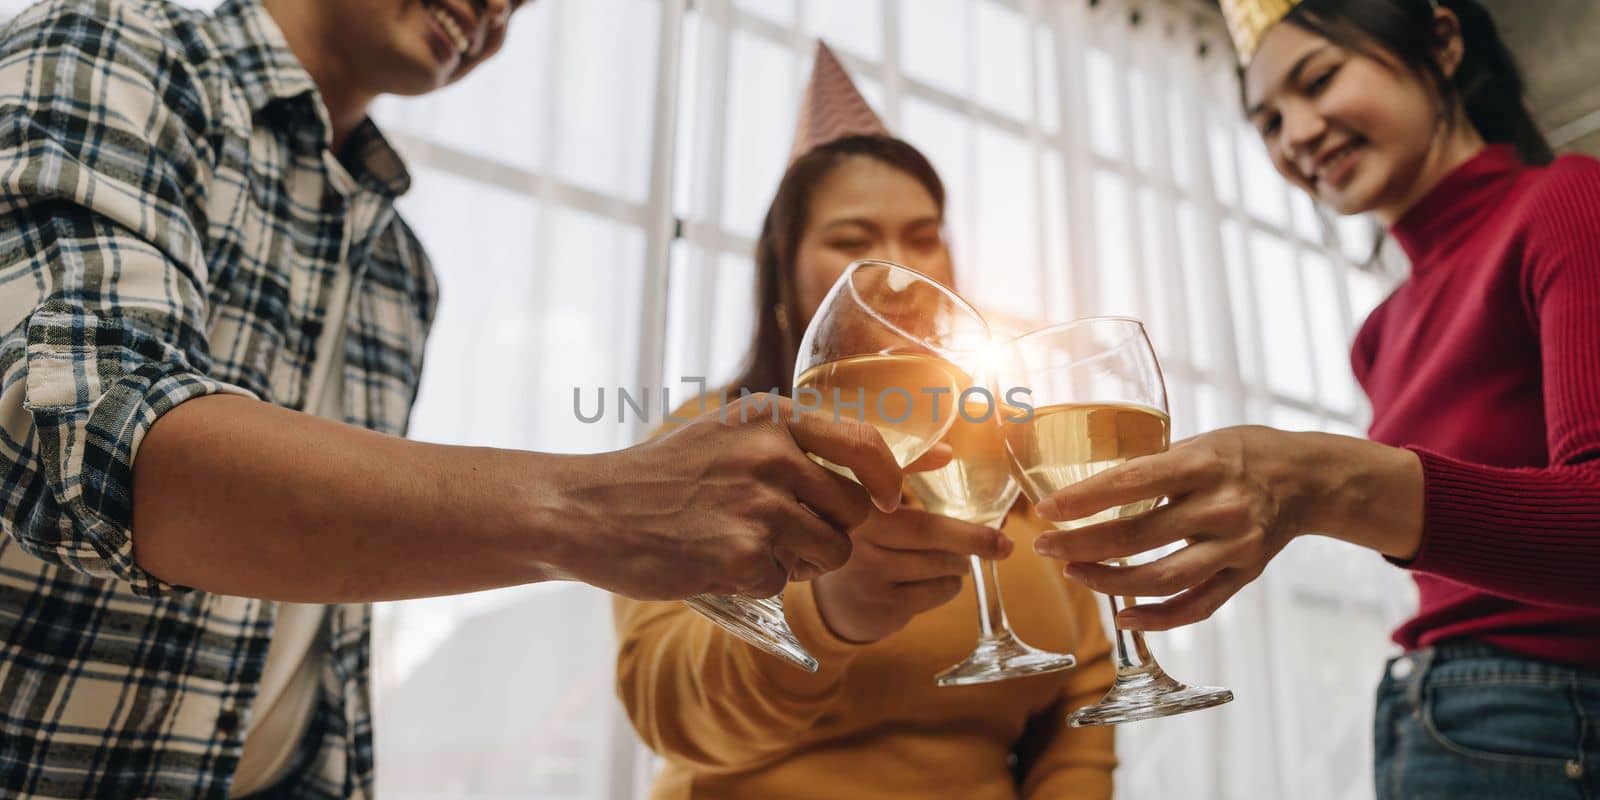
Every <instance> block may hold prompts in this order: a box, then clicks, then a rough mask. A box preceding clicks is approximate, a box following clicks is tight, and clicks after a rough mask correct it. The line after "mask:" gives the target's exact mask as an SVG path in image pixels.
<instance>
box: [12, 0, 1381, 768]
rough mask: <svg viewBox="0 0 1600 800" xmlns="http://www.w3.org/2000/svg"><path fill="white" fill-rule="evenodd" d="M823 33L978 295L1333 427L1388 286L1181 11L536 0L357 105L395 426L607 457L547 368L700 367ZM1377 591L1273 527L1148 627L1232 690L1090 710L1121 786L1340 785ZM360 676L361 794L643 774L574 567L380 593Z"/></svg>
mask: <svg viewBox="0 0 1600 800" xmlns="http://www.w3.org/2000/svg"><path fill="white" fill-rule="evenodd" d="M189 2H190V4H192V5H199V6H212V5H215V2H214V0H189ZM22 5H25V3H22V2H18V1H17V0H0V15H3V14H5V13H8V12H11V11H15V10H16V9H17V8H20V7H21V6H22ZM818 36H821V37H824V38H826V39H828V41H829V42H830V43H831V44H833V45H834V46H835V48H836V49H837V50H838V51H839V52H840V54H841V56H842V57H843V59H844V60H845V62H846V64H847V66H848V67H850V68H851V70H852V72H853V73H854V74H855V75H856V76H857V77H858V81H859V83H860V84H861V86H862V89H863V91H864V93H865V94H866V95H867V97H868V99H869V100H870V101H871V102H872V103H873V104H874V105H875V107H876V108H878V110H879V111H880V113H881V114H882V115H883V116H884V118H885V119H886V120H887V121H888V123H889V124H890V126H891V127H892V128H893V129H894V130H895V131H896V132H898V133H899V134H900V135H902V136H904V137H905V138H907V139H908V140H910V141H912V142H913V143H915V144H917V145H918V146H919V147H920V148H922V149H923V150H924V151H925V152H926V153H927V154H928V155H929V156H930V157H931V158H932V160H933V161H934V163H935V164H936V166H938V168H939V169H940V171H941V173H942V174H943V176H944V178H945V180H946V183H947V184H948V188H949V194H950V229H951V235H952V238H953V241H954V243H955V248H956V253H957V257H958V259H959V260H958V268H959V271H960V279H961V281H962V282H963V285H964V287H965V288H966V290H967V291H968V292H969V293H970V294H971V295H973V296H974V297H975V298H976V299H977V300H978V301H979V302H980V303H981V304H983V305H985V306H987V307H989V308H992V309H995V310H996V311H999V312H1003V313H1005V314H1007V315H1010V316H1012V317H1016V318H1020V319H1026V320H1039V321H1047V320H1049V321H1053V320H1061V319H1066V318H1070V317H1072V316H1079V315H1087V314H1108V313H1121V314H1133V315H1137V316H1140V317H1142V318H1144V319H1145V320H1147V321H1148V323H1149V327H1150V331H1151V333H1152V336H1153V338H1154V339H1155V342H1156V345H1157V347H1158V348H1159V350H1160V352H1161V354H1162V356H1163V359H1164V363H1165V365H1166V368H1167V375H1168V378H1169V382H1170V393H1171V397H1172V407H1173V420H1174V425H1175V428H1176V432H1177V434H1178V435H1180V436H1181V435H1188V434H1191V433H1194V432H1197V431H1201V430H1206V429H1210V428H1214V427H1217V426H1221V425H1229V424H1236V423H1243V422H1259V423H1267V424H1274V425H1280V426H1285V427H1290V428H1303V429H1323V430H1330V431H1337V432H1345V433H1355V432H1359V431H1360V430H1361V429H1363V428H1364V426H1365V416H1366V410H1365V407H1364V404H1363V401H1362V399H1361V396H1360V393H1359V391H1358V390H1357V389H1356V387H1355V386H1354V385H1353V383H1352V382H1351V379H1350V377H1349V370H1348V367H1347V362H1346V358H1345V351H1346V350H1345V349H1346V345H1347V343H1348V341H1349V339H1350V337H1351V336H1352V334H1353V331H1354V326H1355V325H1357V324H1358V323H1359V320H1360V319H1361V318H1362V317H1363V316H1364V315H1365V313H1366V312H1367V311H1368V310H1369V309H1370V308H1371V307H1372V306H1373V305H1375V304H1376V303H1377V302H1378V300H1380V299H1381V297H1382V295H1383V294H1384V293H1385V292H1386V289H1387V285H1388V283H1389V281H1388V280H1387V279H1386V278H1385V277H1383V275H1382V274H1380V273H1379V272H1376V271H1371V270H1364V269H1360V268H1357V267H1356V266H1355V265H1356V264H1358V263H1361V262H1364V261H1365V260H1366V257H1367V254H1368V251H1369V250H1370V248H1371V238H1370V232H1369V231H1368V230H1367V229H1366V227H1365V226H1364V225H1363V224H1361V223H1339V224H1330V223H1326V222H1324V221H1323V220H1321V219H1320V218H1319V217H1318V216H1317V214H1316V213H1315V212H1314V211H1313V209H1312V207H1311V205H1310V204H1309V203H1308V202H1306V201H1305V199H1304V198H1302V197H1300V196H1298V195H1296V194H1292V193H1290V192H1289V191H1287V189H1286V187H1285V186H1284V185H1283V183H1282V182H1281V181H1280V180H1279V179H1278V178H1277V177H1276V176H1275V175H1274V174H1273V172H1272V170H1271V167H1270V165H1268V164H1267V163H1266V162H1265V160H1264V157H1263V154H1262V152H1261V148H1260V145H1259V144H1258V143H1257V142H1256V140H1255V137H1254V134H1253V133H1252V132H1250V131H1249V130H1248V128H1246V127H1245V126H1244V125H1243V123H1242V121H1241V119H1240V114H1239V112H1238V96H1237V88H1236V84H1235V82H1234V76H1233V66H1232V57H1231V52H1230V50H1229V47H1228V44H1227V39H1226V34H1225V32H1224V31H1223V30H1222V29H1221V27H1220V21H1219V19H1218V17H1217V15H1216V12H1215V10H1214V9H1213V8H1211V7H1210V6H1209V4H1207V3H1204V2H1202V0H694V2H692V3H691V2H689V1H688V0H581V2H580V1H579V0H538V2H535V3H533V4H532V5H531V7H530V8H528V9H527V10H525V11H522V12H520V13H519V14H518V16H517V18H516V20H515V21H514V22H513V25H512V33H511V36H510V40H509V41H508V43H507V46H506V49H505V52H504V53H503V54H502V55H501V56H499V57H498V58H497V59H496V60H495V61H493V62H491V63H490V64H488V65H487V66H485V67H484V68H483V70H482V71H481V73H480V74H477V75H474V76H473V77H472V78H470V79H469V80H467V81H466V82H464V83H463V84H461V85H459V86H456V87H453V88H451V89H448V90H446V91H445V92H442V93H440V94H438V95H435V96H432V97H428V98H424V99H417V100H385V101H383V102H382V103H381V104H380V107H379V108H378V111H377V116H378V118H379V120H380V122H382V123H383V124H385V126H386V128H387V129H388V130H389V131H390V132H391V133H392V135H393V138H394V139H395V140H396V142H397V144H398V145H399V146H400V147H401V149H402V150H403V151H404V152H405V154H406V155H407V157H408V159H409V161H410V163H411V165H412V168H413V172H414V174H415V176H416V185H415V188H414V190H413V191H412V193H411V194H410V195H408V196H407V197H406V198H405V200H404V201H403V210H404V212H405V213H406V215H407V218H408V220H409V221H410V222H411V224H412V225H413V227H415V228H416V229H417V230H418V232H419V234H420V235H421V236H422V238H423V240H424V241H425V242H426V244H427V245H428V247H429V249H430V251H431V253H432V255H433V258H434V261H435V264H436V266H437V268H438V271H439V275H440V281H441V283H442V286H443V302H442V305H441V308H440V314H439V319H438V324H437V327H436V329H435V333H434V338H433V340H432V342H431V343H430V350H429V361H428V366H427V370H426V374H425V377H424V386H423V391H422V396H421V398H420V400H419V402H418V406H417V409H416V414H415V417H414V426H413V436H415V437H416V438H419V439H425V440H429V441H438V442H451V443H463V444H468V443H470V444H484V445H495V446H502V447H519V448H528V449H535V450H542V451H556V452H587V451H598V450H606V449H612V448H617V447H622V446H626V445H628V444H630V443H631V442H633V441H635V440H636V439H637V437H638V436H639V435H640V434H641V432H642V430H643V428H644V427H645V425H644V424H642V423H641V422H639V421H638V420H637V417H635V419H634V421H633V422H632V423H630V424H623V423H618V422H616V420H615V416H608V418H607V420H604V421H602V422H601V423H596V424H585V423H583V422H581V421H579V420H578V419H577V418H576V416H575V414H574V410H573V391H574V389H581V390H583V391H584V392H586V393H587V394H585V398H586V403H587V402H592V400H593V393H594V392H595V391H596V390H598V389H599V387H607V390H608V391H611V392H614V390H615V388H616V387H619V386H624V387H630V389H635V390H637V389H639V388H642V387H646V386H649V387H660V386H662V385H663V384H664V385H668V386H673V387H674V391H675V393H678V394H677V396H680V397H681V396H682V395H681V392H682V391H683V389H682V388H680V385H679V384H678V382H677V381H678V379H679V378H680V377H683V376H705V377H707V378H708V379H709V380H710V381H711V383H712V384H715V383H716V382H717V381H718V380H721V379H725V378H727V377H729V376H730V375H731V374H732V372H733V370H734V368H735V366H736V365H737V363H738V360H739V358H740V356H741V355H742V350H743V346H744V344H745V343H746V340H747V337H748V335H749V331H750V328H751V325H752V320H753V317H752V314H753V309H752V308H751V293H752V287H753V274H752V265H751V257H750V255H751V251H752V246H753V241H754V237H755V235H756V233H757V228H758V226H759V224H760V220H761V215H762V214H763V213H764V211H765V208H766V205H767V202H768V201H769V199H770V197H771V194H772V191H773V189H774V188H775V186H776V183H777V180H778V178H779V176H780V174H781V172H782V169H783V166H784V162H785V159H786V156H787V152H788V145H789V139H790V135H791V130H792V123H793V116H794V111H795V105H796V98H797V96H798V92H799V89H800V86H801V83H802V82H803V80H804V79H805V76H806V71H807V69H808V67H809V59H810V54H811V43H812V41H813V40H814V39H815V37H818ZM675 233H676V234H677V235H674V234H675ZM657 391H659V389H657ZM655 398H656V399H655V402H659V395H656V396H655ZM610 399H611V400H613V402H614V401H615V394H612V395H611V398H610ZM591 410H592V407H591ZM609 413H610V414H611V415H614V414H615V413H616V409H615V407H614V406H613V407H612V408H610V409H609ZM530 490H532V489H531V487H530ZM461 524H462V525H471V524H473V521H472V520H470V519H463V520H461ZM448 535H449V532H448V531H445V532H441V536H446V537H447V536H448ZM1409 602H1410V601H1409V596H1408V587H1407V584H1406V582H1405V580H1404V578H1403V577H1402V576H1401V575H1400V574H1399V573H1398V572H1397V571H1394V570H1391V569H1389V568H1387V567H1385V566H1383V565H1382V564H1381V563H1380V562H1379V561H1378V559H1376V558H1375V557H1368V556H1366V555H1363V554H1361V553H1359V552H1356V551H1353V550H1351V549H1349V548H1345V547H1342V546H1338V545H1334V544H1330V543H1328V542H1326V541H1319V540H1306V541H1302V542H1299V543H1296V544H1295V545H1293V546H1291V547H1290V548H1289V550H1288V551H1287V552H1286V553H1285V554H1284V555H1283V556H1281V557H1280V558H1279V559H1278V560H1277V562H1276V563H1275V564H1274V565H1273V566H1272V567H1271V568H1270V569H1269V571H1268V573H1267V574H1266V575H1265V576H1264V577H1263V578H1262V579H1261V580H1260V581H1258V582H1257V583H1256V584H1255V585H1254V586H1252V587H1250V588H1249V589H1247V590H1246V591H1245V592H1243V593H1242V594H1241V595H1240V596H1239V597H1238V598H1237V599H1236V600H1235V601H1234V602H1233V603H1231V604H1230V605H1229V606H1228V607H1227V608H1225V609H1224V610H1223V611H1221V612H1220V613H1219V614H1218V615H1217V616H1216V618H1215V619H1213V620H1211V621H1209V622H1207V623H1204V624H1202V625H1198V626H1195V627H1193V628H1190V629H1187V630H1184V631H1179V632H1174V633H1171V634H1165V635H1156V636H1153V637H1152V646H1153V648H1154V649H1155V652H1156V653H1157V655H1158V657H1159V658H1160V659H1161V660H1162V662H1163V663H1164V664H1165V665H1166V666H1167V667H1168V668H1169V670H1170V671H1171V672H1172V673H1173V674H1175V675H1177V676H1179V677H1181V678H1184V679H1186V680H1191V681H1196V682H1207V683H1215V684H1222V685H1227V686H1229V687H1231V688H1232V689H1234V691H1235V693H1236V694H1237V696H1238V700H1237V701H1235V702H1234V703H1233V704H1232V705H1230V706H1227V707H1224V708H1222V709H1220V710H1215V711H1209V712H1204V713H1198V714H1192V715H1188V716H1185V717H1179V718H1175V719H1171V720H1163V721H1155V722H1146V723H1140V724H1136V725H1131V726H1125V727H1124V728H1122V729H1120V730H1119V732H1118V734H1119V739H1118V747H1119V751H1120V754H1121V757H1122V764H1123V765H1122V767H1121V769H1120V770H1119V773H1118V787H1119V788H1118V795H1119V797H1122V798H1168V797H1184V798H1200V799H1202V800H1203V799H1204V798H1237V797H1284V796H1295V797H1298V798H1302V799H1303V800H1323V799H1324V798H1326V799H1327V800H1346V799H1348V798H1362V797H1368V796H1370V794H1371V789H1370V763H1369V762H1370V743H1369V742H1370V713H1371V712H1370V703H1371V689H1372V687H1373V686H1374V684H1375V683H1376V680H1377V678H1378V672H1379V669H1380V665H1381V660H1382V657H1383V655H1384V654H1385V652H1386V650H1387V648H1388V645H1387V643H1386V642H1387V639H1386V636H1387V630H1388V628H1389V627H1390V625H1391V624H1392V622H1394V621H1395V619H1396V618H1398V617H1400V616H1402V615H1403V614H1404V613H1405V611H1406V609H1407V606H1408V604H1409ZM374 669H375V672H376V678H377V680H376V684H377V693H378V698H377V702H378V719H377V724H378V729H379V730H378V735H377V744H378V750H379V754H378V755H379V764H380V767H379V781H380V784H381V791H382V792H383V793H384V794H385V795H386V796H390V797H400V798H460V797H490V796H494V797H538V798H572V799H578V798H582V799H583V800H598V799H599V798H616V799H618V800H620V799H622V798H632V797H635V796H638V794H639V791H640V787H642V786H644V785H647V783H648V772H649V760H648V759H647V758H644V757H643V754H642V753H641V751H640V749H639V748H638V746H637V744H636V742H635V740H634V738H633V735H632V732H631V730H630V729H629V728H628V727H627V723H626V721H625V720H624V719H623V717H622V716H621V714H620V712H619V710H618V708H617V704H616V701H615V699H614V695H613V691H612V674H611V673H612V634H611V626H610V617H609V603H608V599H607V598H606V596H605V595H603V594H602V593H600V592H597V591H593V590H589V589H586V588H583V587H579V586H572V585H543V586H531V587H525V588H519V589H511V590H504V591H500V592H491V593H485V594H481V595H474V596H469V597H460V598H442V599H436V600H425V601H416V602H408V603H396V604H386V605H383V606H381V607H380V608H379V610H378V630H377V634H376V637H375V641H374ZM847 789H848V787H840V791H841V793H846V792H847Z"/></svg>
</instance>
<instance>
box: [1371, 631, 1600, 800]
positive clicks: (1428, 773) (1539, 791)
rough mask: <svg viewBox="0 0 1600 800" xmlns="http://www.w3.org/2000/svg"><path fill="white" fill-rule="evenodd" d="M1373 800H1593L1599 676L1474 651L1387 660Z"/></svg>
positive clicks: (1599, 798) (1453, 647) (1455, 649)
mask: <svg viewBox="0 0 1600 800" xmlns="http://www.w3.org/2000/svg"><path fill="white" fill-rule="evenodd" d="M1375 727H1376V730H1375V734H1376V741H1375V742H1374V751H1375V756H1376V763H1375V764H1374V772H1375V773H1376V778H1377V789H1378V798H1379V800H1435V799H1436V798H1437V799H1438V800H1480V799H1481V800H1545V798H1550V800H1556V799H1557V798H1559V799H1560V800H1600V671H1597V670H1585V669H1577V668H1574V667H1564V666H1561V665H1558V664H1553V663H1550V662H1548V661H1539V660H1536V659H1531V658H1526V657H1523V656H1518V655H1514V654H1512V653H1508V652H1506V651H1504V650H1500V649H1498V648H1493V647H1488V646H1486V645H1481V644H1475V643H1445V644H1441V645H1439V646H1437V647H1430V648H1424V649H1421V650H1416V651H1413V652H1411V653H1407V654H1406V655H1404V656H1401V657H1399V658H1396V659H1393V660H1391V661H1390V662H1389V664H1388V670H1387V671H1386V673H1385V674H1384V678H1383V682H1382V684H1380V685H1379V687H1378V710H1377V716H1376V725H1375Z"/></svg>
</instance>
